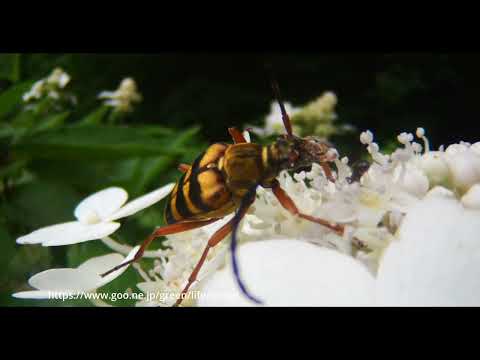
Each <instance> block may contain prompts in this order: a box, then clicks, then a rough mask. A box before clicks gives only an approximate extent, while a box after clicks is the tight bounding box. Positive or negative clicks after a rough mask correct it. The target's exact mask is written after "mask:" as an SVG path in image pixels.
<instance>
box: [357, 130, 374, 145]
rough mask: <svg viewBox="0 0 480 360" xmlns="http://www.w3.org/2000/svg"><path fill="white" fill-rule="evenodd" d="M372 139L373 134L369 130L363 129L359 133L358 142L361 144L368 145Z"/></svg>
mask: <svg viewBox="0 0 480 360" xmlns="http://www.w3.org/2000/svg"><path fill="white" fill-rule="evenodd" d="M372 141H373V134H372V132H371V131H370V130H367V131H364V132H362V133H361V134H360V142H361V143H362V144H363V145H368V144H370V143H371V142H372Z"/></svg>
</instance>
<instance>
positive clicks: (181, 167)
mask: <svg viewBox="0 0 480 360" xmlns="http://www.w3.org/2000/svg"><path fill="white" fill-rule="evenodd" d="M190 168H191V166H190V165H188V164H179V165H178V170H180V171H181V172H182V173H186V172H187V171H188V170H190Z"/></svg>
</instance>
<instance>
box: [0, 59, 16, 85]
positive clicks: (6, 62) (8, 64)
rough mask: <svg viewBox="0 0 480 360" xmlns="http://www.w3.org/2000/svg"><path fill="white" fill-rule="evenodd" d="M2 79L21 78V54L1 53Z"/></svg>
mask: <svg viewBox="0 0 480 360" xmlns="http://www.w3.org/2000/svg"><path fill="white" fill-rule="evenodd" d="M0 79H8V80H10V81H12V82H17V81H18V80H19V79H20V54H0Z"/></svg>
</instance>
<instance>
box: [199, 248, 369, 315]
mask: <svg viewBox="0 0 480 360" xmlns="http://www.w3.org/2000/svg"><path fill="white" fill-rule="evenodd" d="M238 259H239V265H240V268H241V271H242V279H243V280H244V282H245V284H246V286H247V287H248V289H249V290H250V292H251V294H253V295H254V296H257V297H258V298H259V299H260V300H262V301H264V304H265V305H267V306H361V305H370V304H372V301H373V289H374V279H373V277H372V276H371V275H370V273H369V272H368V270H367V269H366V267H365V266H363V264H361V263H360V262H359V261H357V260H355V259H353V258H352V257H349V256H346V255H342V254H340V253H338V252H336V251H334V250H329V249H326V248H322V247H319V246H316V245H313V244H310V243H307V242H304V241H298V240H266V241H259V242H250V243H247V244H245V245H242V246H240V248H239V249H238ZM199 305H200V306H252V303H251V302H250V301H249V300H248V299H246V298H245V297H244V295H242V294H241V293H240V290H239V289H238V286H237V284H236V282H235V280H234V278H233V274H232V270H231V267H230V266H227V267H226V268H225V269H223V270H221V271H219V272H217V273H215V274H214V275H213V276H212V278H211V279H210V280H209V281H207V282H206V284H205V286H204V287H203V289H202V294H201V297H200V299H199Z"/></svg>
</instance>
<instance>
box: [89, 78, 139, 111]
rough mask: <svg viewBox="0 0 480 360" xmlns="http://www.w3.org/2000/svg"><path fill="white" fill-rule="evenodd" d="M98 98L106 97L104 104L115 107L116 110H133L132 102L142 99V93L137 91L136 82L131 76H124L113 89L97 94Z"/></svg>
mask: <svg viewBox="0 0 480 360" xmlns="http://www.w3.org/2000/svg"><path fill="white" fill-rule="evenodd" d="M98 98H99V99H106V100H105V101H104V104H105V105H107V106H111V107H113V108H115V110H116V111H118V112H131V111H133V104H134V103H139V102H141V101H142V95H141V94H140V93H139V92H138V89H137V84H136V83H135V80H133V79H132V78H125V79H123V80H122V82H121V83H120V86H119V87H118V89H117V90H115V91H102V92H101V93H100V94H98Z"/></svg>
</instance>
